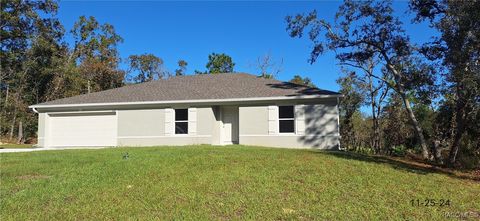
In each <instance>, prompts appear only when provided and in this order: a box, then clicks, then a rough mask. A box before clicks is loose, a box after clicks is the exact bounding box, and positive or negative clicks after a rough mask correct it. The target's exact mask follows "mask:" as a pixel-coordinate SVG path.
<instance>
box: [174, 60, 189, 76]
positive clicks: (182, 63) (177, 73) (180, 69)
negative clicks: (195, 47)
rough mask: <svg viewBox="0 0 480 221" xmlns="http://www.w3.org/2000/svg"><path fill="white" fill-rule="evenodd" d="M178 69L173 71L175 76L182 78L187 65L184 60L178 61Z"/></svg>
mask: <svg viewBox="0 0 480 221" xmlns="http://www.w3.org/2000/svg"><path fill="white" fill-rule="evenodd" d="M177 63H178V69H176V70H175V76H182V75H186V73H185V72H186V70H187V65H188V63H187V62H186V61H185V60H179V61H178V62H177Z"/></svg>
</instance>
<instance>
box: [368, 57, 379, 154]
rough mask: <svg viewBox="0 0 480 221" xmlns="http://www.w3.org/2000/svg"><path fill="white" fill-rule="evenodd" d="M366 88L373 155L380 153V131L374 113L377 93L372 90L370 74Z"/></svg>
mask: <svg viewBox="0 0 480 221" xmlns="http://www.w3.org/2000/svg"><path fill="white" fill-rule="evenodd" d="M371 71H372V72H373V66H372V67H371ZM368 87H369V91H370V103H371V107H372V121H373V125H372V129H373V139H372V140H373V149H374V151H375V153H379V152H380V131H379V128H378V118H377V114H376V112H375V108H376V106H377V102H376V96H377V95H376V94H377V93H376V91H375V89H374V88H373V80H372V77H371V74H369V75H368Z"/></svg>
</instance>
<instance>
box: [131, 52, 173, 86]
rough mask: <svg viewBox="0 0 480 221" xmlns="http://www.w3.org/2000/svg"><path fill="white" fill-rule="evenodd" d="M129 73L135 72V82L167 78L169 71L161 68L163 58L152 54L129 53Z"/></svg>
mask: <svg viewBox="0 0 480 221" xmlns="http://www.w3.org/2000/svg"><path fill="white" fill-rule="evenodd" d="M128 61H129V63H130V69H129V72H130V73H135V76H134V77H133V80H134V81H135V82H137V83H143V82H147V81H153V80H157V79H163V78H167V77H168V76H169V73H168V72H167V71H165V70H164V69H163V60H162V59H161V58H159V57H157V56H155V55H153V54H142V55H130V56H129V57H128Z"/></svg>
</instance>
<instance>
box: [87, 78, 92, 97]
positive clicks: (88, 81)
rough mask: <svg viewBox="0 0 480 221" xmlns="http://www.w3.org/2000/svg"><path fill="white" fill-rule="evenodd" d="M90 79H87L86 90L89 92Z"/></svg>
mask: <svg viewBox="0 0 480 221" xmlns="http://www.w3.org/2000/svg"><path fill="white" fill-rule="evenodd" d="M90 90H91V88H90V80H87V92H88V93H89V94H90Z"/></svg>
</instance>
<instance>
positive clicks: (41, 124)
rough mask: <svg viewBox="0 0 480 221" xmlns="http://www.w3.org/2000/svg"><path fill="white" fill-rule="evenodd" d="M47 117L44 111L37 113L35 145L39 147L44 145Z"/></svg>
mask: <svg viewBox="0 0 480 221" xmlns="http://www.w3.org/2000/svg"><path fill="white" fill-rule="evenodd" d="M47 117H48V116H47V114H46V113H39V114H38V131H37V146H39V147H45V128H46V127H45V126H46V125H45V124H46V119H47Z"/></svg>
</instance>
